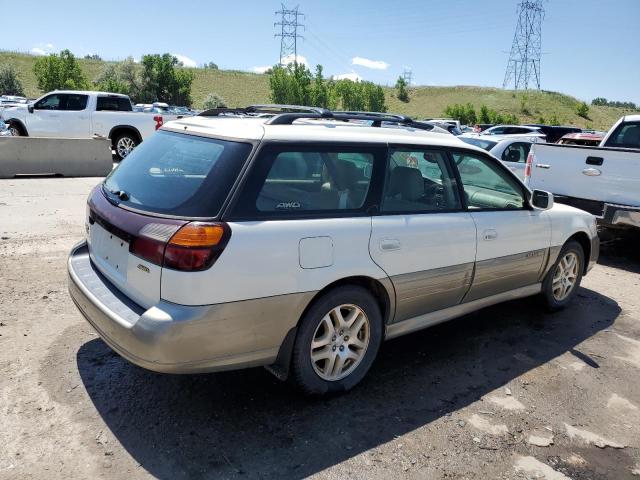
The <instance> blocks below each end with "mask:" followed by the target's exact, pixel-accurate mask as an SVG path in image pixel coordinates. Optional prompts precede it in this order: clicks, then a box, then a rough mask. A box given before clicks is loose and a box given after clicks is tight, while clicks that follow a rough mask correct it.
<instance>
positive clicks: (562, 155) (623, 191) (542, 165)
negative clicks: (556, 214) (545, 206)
mask: <svg viewBox="0 0 640 480" xmlns="http://www.w3.org/2000/svg"><path fill="white" fill-rule="evenodd" d="M532 150H533V151H534V153H535V158H534V160H533V164H532V169H531V179H530V181H529V187H530V188H532V189H533V188H538V189H541V190H548V191H550V192H552V193H554V194H556V195H565V196H568V197H575V198H584V199H588V200H597V201H601V202H606V203H616V204H621V205H640V152H634V151H630V150H623V149H614V148H597V147H575V146H568V145H567V146H563V145H553V144H551V145H544V144H536V145H534V146H533V147H532ZM587 159H589V162H590V163H592V164H588V163H587ZM599 159H601V160H602V164H601V165H597V164H595V163H599V161H600V160H599Z"/></svg>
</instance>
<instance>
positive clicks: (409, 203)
mask: <svg viewBox="0 0 640 480" xmlns="http://www.w3.org/2000/svg"><path fill="white" fill-rule="evenodd" d="M453 179H454V176H453V175H452V174H451V171H450V166H449V163H448V160H447V155H446V153H445V152H442V151H438V150H417V149H411V148H408V149H403V148H399V149H393V150H391V152H390V155H389V160H388V164H387V171H386V181H385V187H384V195H383V199H382V208H381V210H382V212H386V213H391V212H393V213H404V212H414V213H415V212H436V211H448V210H457V209H460V208H461V202H460V198H459V196H458V190H457V187H456V183H455V181H454V180H453Z"/></svg>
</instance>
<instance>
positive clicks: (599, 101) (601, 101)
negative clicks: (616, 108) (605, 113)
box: [591, 97, 609, 107]
mask: <svg viewBox="0 0 640 480" xmlns="http://www.w3.org/2000/svg"><path fill="white" fill-rule="evenodd" d="M591 105H596V106H600V107H606V106H607V105H609V102H608V101H607V99H606V98H604V97H597V98H594V99H593V100H591Z"/></svg>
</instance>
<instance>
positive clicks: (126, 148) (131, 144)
mask: <svg viewBox="0 0 640 480" xmlns="http://www.w3.org/2000/svg"><path fill="white" fill-rule="evenodd" d="M139 143H140V142H139V141H138V138H137V137H136V135H135V134H133V133H131V132H123V133H119V134H118V135H116V137H115V140H114V141H113V149H114V150H115V152H116V157H118V159H120V160H122V159H123V158H124V157H126V156H127V155H129V154H130V153H131V152H132V151H133V149H134V148H136V146H137V145H138V144H139Z"/></svg>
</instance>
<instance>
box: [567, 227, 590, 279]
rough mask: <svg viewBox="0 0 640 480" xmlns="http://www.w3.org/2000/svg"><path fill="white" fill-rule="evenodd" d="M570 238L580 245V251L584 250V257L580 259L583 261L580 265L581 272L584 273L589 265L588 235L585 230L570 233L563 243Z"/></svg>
mask: <svg viewBox="0 0 640 480" xmlns="http://www.w3.org/2000/svg"><path fill="white" fill-rule="evenodd" d="M571 240H575V241H576V242H578V243H579V244H580V246H581V247H582V251H583V252H584V258H583V259H582V261H583V263H584V264H583V265H582V274H583V275H586V274H587V269H588V267H589V259H590V258H591V239H590V238H589V235H587V234H586V233H585V232H582V231H580V232H576V233H574V234H573V235H571V236H570V237H569V238H567V241H566V242H564V243H565V244H566V243H567V242H570V241H571Z"/></svg>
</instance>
